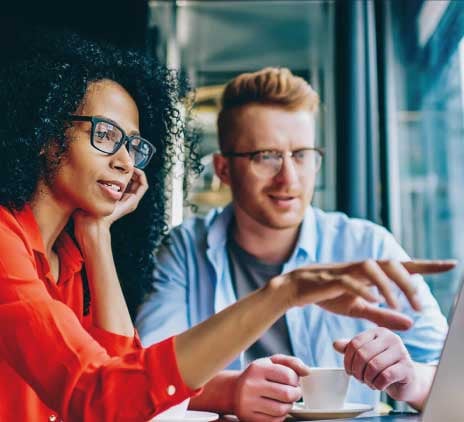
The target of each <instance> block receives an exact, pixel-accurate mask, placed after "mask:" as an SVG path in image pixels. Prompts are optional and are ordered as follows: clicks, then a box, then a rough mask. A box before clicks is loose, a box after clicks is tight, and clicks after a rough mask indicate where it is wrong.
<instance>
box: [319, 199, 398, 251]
mask: <svg viewBox="0 0 464 422" xmlns="http://www.w3.org/2000/svg"><path fill="white" fill-rule="evenodd" d="M312 211H313V213H314V220H315V224H316V227H317V241H318V244H319V246H324V247H327V246H328V245H329V244H330V245H333V247H334V248H336V249H337V250H339V252H340V253H341V252H342V251H341V250H340V249H341V248H342V247H343V248H346V249H350V250H351V251H352V252H350V253H352V254H353V256H352V257H349V259H366V258H374V259H376V258H382V259H383V258H387V257H392V258H403V255H405V253H404V251H403V250H402V248H401V247H400V245H399V244H398V242H397V241H396V240H395V239H394V237H393V235H392V234H391V233H390V232H389V231H388V230H387V229H386V228H384V227H382V226H380V225H378V224H375V223H373V222H371V221H368V220H364V219H360V218H350V217H348V216H347V215H346V214H344V213H341V212H324V211H322V210H320V209H318V208H312ZM346 253H348V251H345V252H343V255H345V254H346ZM346 258H348V256H347V257H346Z"/></svg>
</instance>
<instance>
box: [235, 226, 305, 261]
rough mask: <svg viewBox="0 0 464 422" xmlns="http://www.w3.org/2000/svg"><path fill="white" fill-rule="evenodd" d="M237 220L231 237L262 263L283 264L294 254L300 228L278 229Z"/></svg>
mask: <svg viewBox="0 0 464 422" xmlns="http://www.w3.org/2000/svg"><path fill="white" fill-rule="evenodd" d="M247 220H248V219H242V218H236V219H235V220H234V222H233V224H234V226H233V227H232V231H231V235H232V236H234V239H235V241H236V242H237V243H238V245H239V246H240V247H241V248H242V249H244V250H245V251H247V252H248V253H249V254H251V255H253V256H255V257H256V258H258V259H260V260H261V261H264V262H268V263H283V262H285V261H286V260H287V259H288V258H289V257H290V255H291V254H292V252H293V249H294V248H295V244H296V242H297V239H298V233H299V227H291V228H286V229H276V228H272V227H266V226H263V225H261V224H259V223H256V222H255V221H254V222H251V221H247Z"/></svg>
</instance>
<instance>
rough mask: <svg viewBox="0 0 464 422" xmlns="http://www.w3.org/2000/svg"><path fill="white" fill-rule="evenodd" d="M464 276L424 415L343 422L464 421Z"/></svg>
mask: <svg viewBox="0 0 464 422" xmlns="http://www.w3.org/2000/svg"><path fill="white" fill-rule="evenodd" d="M463 286H464V277H463V280H462V281H461V287H460V288H459V292H458V294H457V295H456V300H455V304H454V310H453V314H452V318H451V324H450V327H449V331H448V336H447V338H446V341H445V344H444V346H443V350H442V353H441V358H440V363H439V365H438V369H437V372H436V374H435V378H434V380H433V384H432V388H431V390H430V395H429V397H428V399H427V402H426V404H425V407H424V411H423V412H422V414H420V415H419V414H409V415H407V414H396V415H395V414H392V415H387V416H371V417H365V418H363V417H360V418H352V419H343V420H344V421H356V422H403V421H404V422H413V421H417V422H463V421H464V359H463V358H462V356H463V354H464V353H463V352H464V287H463Z"/></svg>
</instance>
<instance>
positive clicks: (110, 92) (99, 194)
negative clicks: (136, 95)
mask: <svg viewBox="0 0 464 422" xmlns="http://www.w3.org/2000/svg"><path fill="white" fill-rule="evenodd" d="M74 114H76V115H82V116H97V117H103V118H105V119H108V120H112V121H113V122H114V123H116V124H117V125H118V126H119V127H120V128H122V129H123V130H124V131H125V132H126V134H127V135H128V136H131V135H137V134H139V113H138V109H137V105H136V104H135V102H134V100H133V99H132V97H131V96H130V95H129V93H128V92H127V91H126V90H125V89H124V88H123V87H122V86H121V85H119V84H117V83H115V82H113V81H109V80H104V81H99V82H95V83H93V84H92V85H90V86H89V88H88V90H87V94H86V96H85V98H84V101H83V103H82V104H81V106H80V107H79V108H78V110H77V111H76V112H75V113H74ZM91 127H92V126H91V122H81V121H73V122H72V127H71V128H70V129H68V131H67V133H66V135H67V137H68V139H69V144H68V151H67V152H66V154H65V156H64V157H63V158H62V161H61V164H60V166H59V168H58V169H57V171H56V173H55V175H54V177H53V180H52V182H51V185H50V186H49V190H50V191H51V194H52V195H53V196H54V198H55V199H56V200H57V201H58V202H59V204H60V206H61V207H65V209H68V210H69V211H70V212H73V211H74V210H76V209H81V210H83V211H85V212H88V213H90V214H92V215H96V216H106V215H110V214H111V213H112V212H113V210H114V207H115V205H116V203H117V201H118V200H120V199H121V197H122V194H123V192H124V191H125V189H126V187H127V185H128V183H129V182H130V180H131V177H132V175H133V172H134V163H133V161H132V159H131V157H130V155H129V153H128V152H127V149H126V148H125V147H122V148H120V149H119V150H118V151H117V152H116V153H115V154H113V155H107V154H105V153H102V152H100V151H98V150H97V149H96V148H94V147H93V146H92V145H91V143H90V136H91Z"/></svg>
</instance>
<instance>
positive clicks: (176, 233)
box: [168, 208, 224, 241]
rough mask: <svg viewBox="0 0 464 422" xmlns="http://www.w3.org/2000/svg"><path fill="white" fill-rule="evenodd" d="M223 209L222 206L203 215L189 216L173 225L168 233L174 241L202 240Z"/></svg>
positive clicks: (218, 218)
mask: <svg viewBox="0 0 464 422" xmlns="http://www.w3.org/2000/svg"><path fill="white" fill-rule="evenodd" d="M223 213H224V210H223V209H222V208H214V209H212V210H211V211H210V212H209V213H208V214H207V215H206V216H204V217H191V218H188V219H186V220H185V221H184V222H182V224H180V225H178V226H176V227H174V228H173V229H172V230H171V231H170V233H169V235H168V239H169V238H171V239H172V240H174V241H179V240H181V239H184V241H185V240H186V239H189V240H190V241H200V240H201V241H203V240H205V239H206V237H207V235H208V233H209V231H210V230H211V229H212V228H213V226H215V225H216V223H218V220H220V219H221V217H222V215H223Z"/></svg>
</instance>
